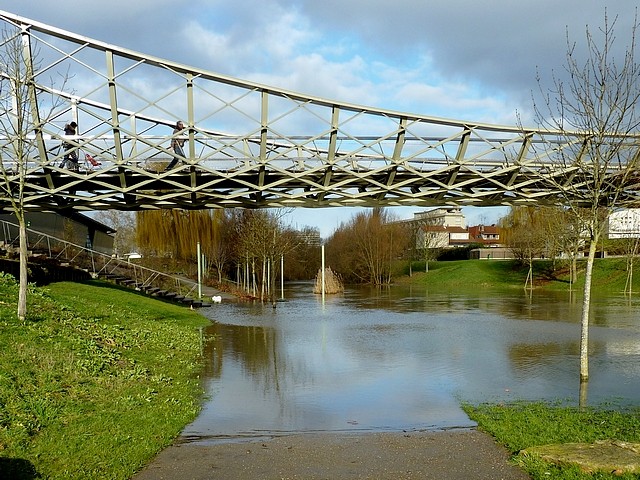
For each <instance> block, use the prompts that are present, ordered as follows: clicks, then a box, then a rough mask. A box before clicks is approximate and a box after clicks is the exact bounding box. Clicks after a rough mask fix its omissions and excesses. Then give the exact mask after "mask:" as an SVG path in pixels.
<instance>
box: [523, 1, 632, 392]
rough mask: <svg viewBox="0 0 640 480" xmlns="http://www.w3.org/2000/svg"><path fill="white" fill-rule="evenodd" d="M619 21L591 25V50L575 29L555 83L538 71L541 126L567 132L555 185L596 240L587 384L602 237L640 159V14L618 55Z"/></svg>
mask: <svg viewBox="0 0 640 480" xmlns="http://www.w3.org/2000/svg"><path fill="white" fill-rule="evenodd" d="M616 21H617V19H614V20H613V21H611V20H610V19H609V18H608V16H607V13H606V11H605V15H604V22H603V26H602V27H601V28H599V29H598V37H596V36H595V35H594V33H593V32H592V30H591V29H590V28H589V27H588V26H587V28H586V42H585V47H586V48H585V49H584V51H582V50H579V49H578V48H577V47H576V43H574V42H572V41H571V40H570V38H569V34H568V33H567V55H566V65H565V70H566V75H563V76H562V78H561V77H559V76H557V75H554V76H553V80H552V86H551V87H550V88H548V89H547V88H545V87H544V86H543V85H542V82H541V80H540V79H538V84H539V86H540V91H541V93H542V97H543V101H542V103H536V102H534V109H535V112H536V117H537V119H538V122H539V124H540V126H541V127H542V128H543V129H551V130H555V131H557V132H559V134H558V135H557V138H556V139H554V141H552V142H549V144H548V145H547V150H546V152H545V153H546V155H547V156H548V157H549V158H551V159H552V160H553V165H552V166H551V168H553V169H554V171H555V172H556V175H555V176H553V178H555V179H557V180H555V185H554V186H555V188H556V189H557V191H558V192H559V194H560V195H561V196H562V197H563V198H562V202H563V203H564V204H565V205H566V206H567V207H568V208H569V209H571V210H572V211H573V212H574V213H575V215H576V217H577V218H579V219H580V224H581V226H580V230H581V232H584V234H585V235H586V237H587V240H588V242H589V254H588V257H587V264H586V272H585V284H584V295H583V303H582V316H581V338H580V380H581V384H583V383H584V384H586V382H587V381H588V379H589V363H588V358H589V356H588V355H589V347H588V346H589V316H590V305H591V282H592V271H593V264H594V259H595V254H596V249H597V243H598V241H599V239H600V238H601V236H602V235H603V233H604V231H605V228H606V220H607V218H608V216H609V215H610V214H611V213H612V212H613V211H614V210H615V209H616V208H620V207H624V206H626V205H625V203H626V202H627V199H628V198H630V197H633V189H634V188H636V187H635V184H636V183H637V170H638V166H639V160H640V158H639V157H640V153H639V152H638V141H639V139H640V133H639V132H638V127H639V125H640V115H639V112H638V102H639V100H640V65H639V64H638V62H637V61H636V60H635V48H636V32H637V28H638V21H637V15H636V17H634V20H633V24H632V26H631V32H630V38H629V43H628V45H627V46H626V47H625V48H624V49H623V53H622V55H616V49H615V48H614V46H615V40H616V37H615V34H614V31H615V26H616ZM576 138H579V139H580V140H581V141H578V142H576V141H575V139H576ZM551 181H553V180H551Z"/></svg>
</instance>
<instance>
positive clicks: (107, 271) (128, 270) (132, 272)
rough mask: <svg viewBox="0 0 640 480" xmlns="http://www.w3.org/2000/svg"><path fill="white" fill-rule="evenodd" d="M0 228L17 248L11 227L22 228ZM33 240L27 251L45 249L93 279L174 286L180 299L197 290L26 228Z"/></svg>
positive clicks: (192, 283)
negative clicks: (112, 278)
mask: <svg viewBox="0 0 640 480" xmlns="http://www.w3.org/2000/svg"><path fill="white" fill-rule="evenodd" d="M0 224H1V225H2V235H3V237H4V240H3V241H4V244H5V245H10V246H13V247H17V243H18V239H19V237H18V236H17V235H15V236H12V227H13V228H15V229H19V226H18V225H17V224H15V223H12V222H9V221H6V220H0ZM34 237H35V240H34V241H32V242H31V243H30V244H29V247H28V248H29V249H30V250H32V251H35V250H36V249H38V248H39V247H40V246H41V245H42V246H43V249H44V250H45V252H46V254H47V257H48V258H51V259H54V260H58V261H60V260H64V261H66V262H68V263H75V264H77V265H80V266H81V267H82V268H84V269H86V270H87V271H88V272H90V273H91V275H92V276H93V277H94V278H97V277H99V276H101V275H120V276H123V277H127V278H130V279H132V280H133V281H134V282H135V284H136V286H137V288H139V289H145V288H148V287H150V286H152V285H158V284H160V285H164V286H167V287H168V288H169V286H172V287H175V288H176V289H177V290H178V291H177V293H178V294H179V295H183V294H184V296H185V297H186V296H189V295H191V294H192V293H193V292H194V291H196V290H197V287H198V283H197V282H195V281H193V280H189V279H187V278H184V277H179V276H176V275H170V274H168V273H164V272H160V271H157V270H154V269H152V268H148V267H144V266H142V265H138V264H135V263H131V262H130V261H129V260H125V259H122V258H119V257H116V256H115V255H108V254H106V253H102V252H99V251H97V250H93V249H91V248H89V247H86V246H82V245H78V244H76V243H73V242H69V241H67V240H63V239H61V238H58V237H55V236H53V235H49V234H47V233H44V232H40V231H38V230H35V229H33V228H29V227H27V241H28V242H29V240H31V239H33V238H34ZM83 260H87V262H83Z"/></svg>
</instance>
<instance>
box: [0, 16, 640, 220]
mask: <svg viewBox="0 0 640 480" xmlns="http://www.w3.org/2000/svg"><path fill="white" fill-rule="evenodd" d="M0 20H1V21H2V23H3V24H4V26H5V27H8V28H9V29H10V30H11V29H15V32H16V39H17V40H18V41H22V42H23V44H24V45H26V46H28V47H30V48H25V49H24V50H23V51H24V58H25V60H26V62H27V64H28V65H32V66H33V71H34V76H35V79H36V82H35V86H34V87H33V90H30V91H29V92H28V93H29V94H30V97H29V98H35V99H36V101H35V102H33V103H29V105H28V108H29V110H28V111H29V112H31V114H33V115H36V114H37V115H38V118H37V119H36V117H31V118H33V119H36V120H38V119H39V121H40V122H42V123H41V128H39V129H37V130H36V129H32V132H31V135H30V136H29V137H28V139H27V141H28V147H29V155H28V160H27V163H26V167H27V169H26V178H27V182H26V185H25V188H24V204H25V206H26V208H27V209H29V210H61V209H67V208H72V209H76V210H102V209H121V210H140V209H156V208H187V209H189V208H216V207H247V208H256V207H281V206H294V207H295V206H304V207H322V206H399V205H413V206H432V205H462V206H492V205H507V204H529V203H547V204H557V203H559V202H562V198H563V197H564V196H565V195H569V196H575V197H577V198H582V197H583V196H585V195H586V194H587V193H588V191H589V185H590V184H591V182H592V181H593V176H592V171H593V169H592V168H591V164H592V159H591V158H590V157H589V154H588V152H589V149H588V148H587V147H588V142H589V141H590V137H589V136H586V135H581V134H579V133H575V134H572V135H570V136H566V135H560V132H553V131H543V130H535V129H523V128H519V127H516V126H514V127H509V126H496V125H489V124H480V123H469V122H463V121H457V120H446V119H441V118H435V117H428V116H423V115H415V114H409V113H403V112H394V111H389V110H382V109H375V108H368V107H362V106H358V105H352V104H347V103H341V102H334V101H331V100H327V99H322V98H316V97H310V96H306V95H302V94H299V93H295V92H289V91H286V90H282V89H278V88H271V87H267V86H264V85H259V84H255V83H251V82H246V81H242V80H238V79H235V78H231V77H226V76H222V75H218V74H215V73H212V72H208V71H205V70H202V69H197V68H193V67H187V66H184V65H181V64H178V63H176V62H171V61H167V60H163V59H160V58H156V57H151V56H148V55H144V54H141V53H137V52H133V51H130V50H127V49H123V48H119V47H115V46H113V45H109V44H106V43H103V42H99V41H95V40H92V39H88V38H86V37H82V36H79V35H75V34H73V33H70V32H66V31H63V30H60V29H57V28H54V27H50V26H47V25H44V24H41V23H38V22H34V21H31V20H28V19H24V18H20V17H17V16H14V15H12V14H9V13H5V12H0ZM51 78H65V79H66V80H65V82H64V85H51V84H50V83H47V82H48V81H49V80H50V79H51ZM5 92H6V89H5V91H3V92H2V93H3V94H5ZM66 92H73V93H66ZM71 120H74V121H76V122H77V124H78V135H77V136H72V137H65V136H64V132H63V126H64V124H65V123H67V122H70V121H71ZM177 120H183V121H184V122H185V125H186V128H185V130H184V131H183V133H181V134H179V136H181V137H182V138H183V139H184V140H185V145H184V151H185V154H184V157H181V158H180V160H181V162H179V164H178V165H177V166H176V167H175V168H174V169H172V170H171V171H164V168H165V166H166V165H167V164H168V163H169V161H170V159H171V158H172V157H173V152H172V150H171V147H170V143H171V139H172V137H173V135H172V133H171V132H172V130H173V126H174V125H175V124H176V122H177ZM5 121H6V119H5ZM33 132H35V133H33ZM5 133H6V129H5ZM63 140H64V141H66V142H68V143H69V144H70V145H71V146H72V150H73V151H75V152H76V153H77V154H78V156H79V158H80V160H81V168H80V171H78V172H72V171H69V170H67V169H65V168H62V167H61V166H60V165H61V163H62V160H63V156H64V151H63V149H62V148H61V147H60V145H61V143H62V141H63ZM11 141H12V139H11V136H10V135H6V136H5V137H4V140H3V145H2V149H3V155H2V159H3V165H4V168H5V171H6V172H7V173H9V177H10V181H11V182H12V183H13V184H14V185H15V186H16V187H17V185H18V182H19V178H20V175H18V168H17V167H18V165H19V162H16V159H15V156H13V157H12V155H11V153H10V152H11V148H10V142H11ZM638 144H639V137H638V136H637V135H636V136H629V137H628V138H626V140H625V142H623V146H622V148H621V149H620V153H619V164H617V166H614V165H612V166H611V168H609V169H608V170H606V171H605V172H603V173H604V174H605V175H607V176H608V177H609V180H608V181H607V182H604V188H605V189H606V188H611V190H612V191H613V190H615V189H617V188H618V187H619V186H620V185H621V181H620V178H622V177H621V175H620V172H621V171H623V170H624V168H625V166H626V165H627V164H628V163H629V162H635V161H637V160H638V158H637V157H638V155H639V152H638V150H639V147H638ZM87 155H88V156H89V157H91V158H94V159H96V160H98V161H99V162H100V165H98V166H94V165H92V164H90V163H89V162H82V160H83V159H85V158H89V157H87ZM634 183H635V180H633V179H629V178H628V177H625V179H624V181H623V184H624V187H625V191H624V195H623V196H622V198H621V200H622V202H620V201H619V204H624V203H627V204H629V203H637V199H638V192H637V190H636V189H635V188H634V187H633V184H634ZM13 191H14V192H15V191H17V189H13ZM605 198H606V197H605ZM605 201H606V200H605ZM0 202H1V204H2V208H4V209H5V210H9V209H10V202H9V197H8V193H7V192H6V191H4V192H3V193H2V194H1V197H0Z"/></svg>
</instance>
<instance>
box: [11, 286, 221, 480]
mask: <svg viewBox="0 0 640 480" xmlns="http://www.w3.org/2000/svg"><path fill="white" fill-rule="evenodd" d="M17 290H18V289H17V284H16V282H15V280H14V279H13V278H12V277H10V276H8V275H0V295H1V296H2V298H3V300H2V302H0V348H2V351H3V355H2V356H1V357H0V402H1V403H2V407H3V408H2V416H1V417H0V473H1V474H0V477H2V478H5V477H6V478H16V479H23V478H24V479H32V478H65V479H74V478H77V479H85V478H114V479H128V478H130V477H131V476H132V475H133V474H134V473H135V472H136V471H138V470H139V469H140V468H142V467H143V466H144V465H145V464H147V463H148V462H149V461H151V460H152V459H153V458H154V457H155V455H157V454H158V452H160V451H161V450H162V449H163V448H165V447H166V446H168V445H170V444H171V443H172V441H173V440H174V439H175V438H176V437H177V436H178V435H179V434H180V432H181V431H182V430H183V428H184V426H185V425H187V424H189V423H190V422H191V421H193V419H194V418H195V417H196V416H197V414H198V413H199V411H200V409H201V407H202V394H203V390H202V386H201V383H200V379H199V376H200V373H201V371H202V368H203V364H202V359H201V337H200V334H199V328H200V327H202V326H206V325H208V324H209V323H210V320H208V319H206V318H205V317H203V316H201V315H199V314H198V313H197V312H194V311H191V310H189V309H188V308H185V307H184V306H179V305H174V304H170V303H167V302H162V301H158V300H157V299H154V298H152V297H148V296H146V295H143V294H140V293H139V292H134V291H129V290H127V289H123V288H121V287H117V286H114V285H112V284H109V283H106V282H101V281H89V282H84V283H72V282H61V283H53V284H50V285H48V286H46V287H34V286H30V293H29V295H28V314H27V321H26V322H24V323H20V322H19V321H18V320H17V315H16V309H17ZM176 406H180V408H176ZM71 432H73V433H71Z"/></svg>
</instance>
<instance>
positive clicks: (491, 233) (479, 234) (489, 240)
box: [469, 225, 502, 248]
mask: <svg viewBox="0 0 640 480" xmlns="http://www.w3.org/2000/svg"><path fill="white" fill-rule="evenodd" d="M469 240H470V242H471V243H481V244H482V245H483V246H484V247H494V248H497V247H501V246H502V243H501V242H500V227H498V226H497V225H476V226H475V227H469Z"/></svg>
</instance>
